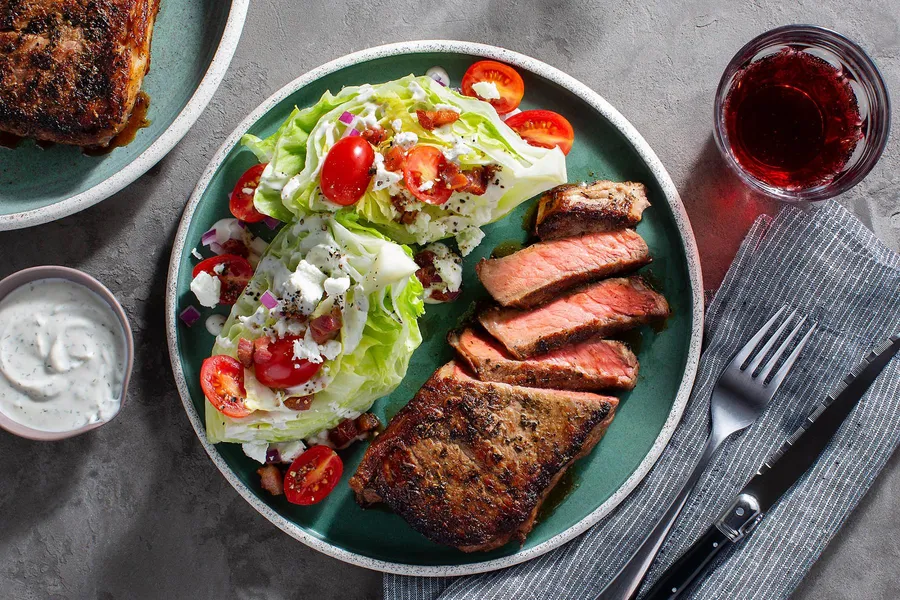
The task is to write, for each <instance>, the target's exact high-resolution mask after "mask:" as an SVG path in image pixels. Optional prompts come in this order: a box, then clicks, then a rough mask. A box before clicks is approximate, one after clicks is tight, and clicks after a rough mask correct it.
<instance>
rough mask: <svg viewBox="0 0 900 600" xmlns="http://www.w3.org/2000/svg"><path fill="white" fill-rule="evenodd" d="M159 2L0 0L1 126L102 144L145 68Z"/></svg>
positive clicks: (118, 125) (123, 117)
mask: <svg viewBox="0 0 900 600" xmlns="http://www.w3.org/2000/svg"><path fill="white" fill-rule="evenodd" d="M158 8H159V0H0V131H5V132H8V133H12V134H15V135H18V136H22V137H30V138H35V139H38V140H45V141H50V142H58V143H60V144H76V145H80V146H105V145H107V144H108V143H109V142H110V141H111V140H112V138H113V137H114V136H115V135H116V134H117V133H118V132H119V131H121V130H122V129H123V128H124V127H125V125H126V124H127V123H128V119H129V117H130V116H131V111H132V109H133V108H134V104H135V101H136V99H137V94H138V90H139V89H140V87H141V82H142V81H143V79H144V75H145V74H146V72H147V70H148V69H149V68H150V38H151V35H152V32H153V23H154V21H155V19H156V11H157V9H158Z"/></svg>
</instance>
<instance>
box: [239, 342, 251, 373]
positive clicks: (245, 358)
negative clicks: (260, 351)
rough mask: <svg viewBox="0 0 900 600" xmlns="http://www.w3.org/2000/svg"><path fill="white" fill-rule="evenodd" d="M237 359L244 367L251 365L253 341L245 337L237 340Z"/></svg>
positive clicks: (247, 367)
mask: <svg viewBox="0 0 900 600" xmlns="http://www.w3.org/2000/svg"><path fill="white" fill-rule="evenodd" d="M238 360H239V361H240V363H241V364H242V365H244V368H246V369H249V368H250V367H252V366H253V342H251V341H250V340H248V339H246V338H241V339H239V340H238Z"/></svg>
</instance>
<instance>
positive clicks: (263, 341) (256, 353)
mask: <svg viewBox="0 0 900 600" xmlns="http://www.w3.org/2000/svg"><path fill="white" fill-rule="evenodd" d="M270 360H272V352H271V351H270V350H269V338H267V337H266V336H263V337H260V338H256V339H255V340H253V362H255V363H256V364H259V365H264V364H266V363H267V362H269V361H270Z"/></svg>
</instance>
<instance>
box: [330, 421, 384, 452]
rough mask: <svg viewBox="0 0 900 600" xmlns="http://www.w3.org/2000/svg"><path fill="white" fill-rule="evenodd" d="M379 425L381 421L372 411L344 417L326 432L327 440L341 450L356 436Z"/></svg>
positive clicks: (358, 436)
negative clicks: (354, 416) (353, 416)
mask: <svg viewBox="0 0 900 600" xmlns="http://www.w3.org/2000/svg"><path fill="white" fill-rule="evenodd" d="M379 427H381V421H379V420H378V417H376V416H375V415H373V414H372V413H363V414H361V415H360V416H358V417H357V418H355V419H344V420H343V421H341V422H340V423H338V425H337V427H335V428H334V429H331V430H330V431H329V432H328V441H329V442H331V444H332V445H333V446H334V447H335V448H336V449H338V450H343V449H344V448H346V447H347V446H349V445H350V444H351V443H353V442H354V441H355V440H356V439H357V438H360V437H361V436H363V435H365V434H367V433H369V432H370V431H374V430H376V429H378V428H379Z"/></svg>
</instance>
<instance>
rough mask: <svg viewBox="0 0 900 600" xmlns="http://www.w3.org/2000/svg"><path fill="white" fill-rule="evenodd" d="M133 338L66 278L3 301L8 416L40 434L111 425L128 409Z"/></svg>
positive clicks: (0, 400) (2, 364) (1, 347)
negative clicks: (125, 398)
mask: <svg viewBox="0 0 900 600" xmlns="http://www.w3.org/2000/svg"><path fill="white" fill-rule="evenodd" d="M124 372H125V334H124V331H123V330H122V325H121V324H120V323H119V320H118V319H117V318H116V315H115V314H114V313H113V311H112V309H111V308H110V307H109V305H107V304H106V303H105V302H104V301H103V300H102V299H101V298H100V297H99V296H97V295H96V294H94V293H93V292H92V291H90V290H89V289H88V288H86V287H84V286H82V285H80V284H77V283H74V282H71V281H68V280H65V279H42V280H39V281H33V282H31V283H28V284H25V285H23V286H22V287H20V288H18V289H16V290H14V291H12V292H11V293H10V294H9V295H7V296H6V297H5V298H4V299H3V300H2V301H0V412H2V413H3V414H4V415H6V416H7V417H9V418H10V419H13V420H14V421H16V422H18V423H21V424H22V425H26V426H28V427H31V428H32V429H37V430H40V431H71V430H74V429H79V428H81V427H84V426H85V425H88V424H91V423H98V422H101V421H108V420H109V419H111V418H112V417H114V416H115V415H116V413H117V412H119V408H120V406H121V398H120V395H121V392H122V378H123V375H124Z"/></svg>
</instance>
